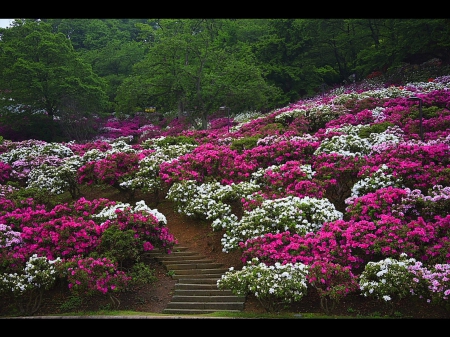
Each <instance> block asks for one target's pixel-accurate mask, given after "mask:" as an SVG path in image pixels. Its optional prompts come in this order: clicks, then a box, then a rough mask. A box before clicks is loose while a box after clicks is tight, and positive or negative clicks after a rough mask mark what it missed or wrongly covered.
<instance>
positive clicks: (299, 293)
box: [217, 259, 308, 312]
mask: <svg viewBox="0 0 450 337" xmlns="http://www.w3.org/2000/svg"><path fill="white" fill-rule="evenodd" d="M307 274H308V267H307V266H306V265H304V264H302V263H295V264H291V263H287V264H280V263H276V264H274V265H272V266H267V265H266V264H265V263H263V262H259V261H258V259H253V260H252V261H249V262H248V263H247V264H246V265H245V266H243V267H242V270H234V269H233V268H231V269H230V270H229V271H227V272H226V273H225V274H224V275H222V277H221V278H220V279H219V280H218V281H217V287H218V288H219V289H231V291H233V293H234V294H236V295H240V296H246V295H248V294H252V295H254V296H255V297H256V298H257V299H258V301H259V302H260V303H261V305H262V306H263V307H264V309H266V311H268V312H278V311H280V310H281V309H282V308H283V306H284V305H286V304H288V303H292V302H294V301H299V300H301V299H302V297H303V296H305V295H306V293H307V290H308V284H307Z"/></svg>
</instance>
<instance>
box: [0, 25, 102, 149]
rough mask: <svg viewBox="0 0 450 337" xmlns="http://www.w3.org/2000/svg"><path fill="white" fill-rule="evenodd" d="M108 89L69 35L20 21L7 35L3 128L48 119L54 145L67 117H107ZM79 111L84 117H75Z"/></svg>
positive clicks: (1, 44)
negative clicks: (57, 125) (37, 117)
mask: <svg viewBox="0 0 450 337" xmlns="http://www.w3.org/2000/svg"><path fill="white" fill-rule="evenodd" d="M105 88H106V85H105V82H104V81H103V80H102V79H100V78H99V77H98V76H97V75H96V74H95V73H94V72H93V71H92V68H91V66H90V65H89V64H87V63H85V62H83V61H82V59H81V58H80V56H79V55H78V54H77V53H76V52H75V51H74V49H73V47H72V44H71V41H70V40H69V39H67V38H66V37H65V36H64V34H61V33H52V32H51V26H50V25H49V24H47V23H45V22H39V21H35V20H28V19H26V20H15V21H14V25H13V27H10V28H7V29H3V30H2V31H1V40H0V90H2V91H1V95H2V98H3V99H2V100H1V102H0V109H1V110H0V111H1V113H2V122H3V123H8V124H11V123H12V124H13V126H14V125H15V126H17V125H18V124H20V121H29V120H30V117H32V116H35V115H40V116H45V123H46V130H47V131H46V132H45V134H43V136H44V137H45V139H44V140H47V141H52V140H54V137H55V136H56V133H55V125H54V123H55V120H58V119H60V118H64V117H65V116H66V115H67V114H65V111H67V110H69V111H70V116H72V117H71V118H77V119H79V118H83V119H86V118H91V117H92V116H93V115H98V114H101V113H102V112H103V109H104V107H105V104H106V103H107V96H106V94H105ZM12 107H15V111H13V109H12ZM74 107H75V108H76V111H77V112H78V116H77V115H74V114H73V108H74ZM12 114H13V115H12ZM18 116H21V117H22V118H18ZM22 126H25V127H26V126H27V125H26V124H23V125H22ZM28 127H31V128H33V127H34V126H33V125H28Z"/></svg>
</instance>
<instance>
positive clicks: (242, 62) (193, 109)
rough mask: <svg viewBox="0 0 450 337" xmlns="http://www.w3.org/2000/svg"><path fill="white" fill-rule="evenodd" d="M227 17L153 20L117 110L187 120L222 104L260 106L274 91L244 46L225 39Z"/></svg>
mask: <svg viewBox="0 0 450 337" xmlns="http://www.w3.org/2000/svg"><path fill="white" fill-rule="evenodd" d="M226 22H227V20H215V19H214V20H208V19H192V20H191V19H181V20H178V19H170V20H159V21H158V22H157V23H158V26H157V27H158V28H157V29H154V31H153V32H152V34H150V33H149V32H150V31H149V29H147V30H146V34H147V36H149V38H151V39H152V40H153V42H151V46H150V48H149V52H148V54H147V55H146V57H145V59H144V60H142V61H141V62H138V63H137V64H135V66H134V69H133V75H132V76H130V77H129V78H127V79H125V80H124V82H123V84H122V85H121V86H120V88H119V92H118V94H117V103H118V110H119V111H121V112H124V113H133V112H136V111H139V110H143V107H145V106H157V107H158V108H159V109H160V110H161V109H162V110H165V111H177V112H178V114H179V116H182V114H183V112H187V114H188V118H189V119H190V120H191V122H192V123H194V124H195V123H196V121H197V120H198V119H199V120H200V121H201V122H200V125H197V126H198V127H201V128H203V129H205V128H206V127H207V117H208V116H209V115H210V114H211V113H213V112H215V111H217V110H218V108H219V107H220V106H223V105H226V106H229V107H230V108H231V110H232V111H234V112H237V111H245V110H249V109H260V108H261V107H264V106H267V104H269V103H270V102H269V97H270V96H271V95H276V93H277V90H276V88H275V87H273V86H269V85H267V84H266V82H265V81H264V78H263V76H262V72H261V70H260V69H259V68H258V67H257V66H256V64H255V60H254V58H253V56H252V53H251V51H250V50H249V48H248V45H246V44H242V45H241V44H233V45H229V44H227V43H226V39H223V38H219V37H223V36H224V34H223V30H224V29H226V27H227V26H226V25H225V23H226Z"/></svg>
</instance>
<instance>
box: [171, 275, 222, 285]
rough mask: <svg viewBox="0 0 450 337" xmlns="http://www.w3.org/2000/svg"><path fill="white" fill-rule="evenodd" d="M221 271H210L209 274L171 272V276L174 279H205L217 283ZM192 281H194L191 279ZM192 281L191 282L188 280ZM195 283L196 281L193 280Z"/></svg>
mask: <svg viewBox="0 0 450 337" xmlns="http://www.w3.org/2000/svg"><path fill="white" fill-rule="evenodd" d="M222 275H223V274H222V273H214V274H213V273H210V274H198V273H197V274H181V275H180V274H176V273H175V274H172V278H173V279H174V280H180V281H181V280H196V279H199V280H205V281H206V282H207V281H208V280H211V281H213V282H214V283H217V280H218V279H220V278H221V277H222ZM193 282H194V281H193ZM190 283H192V282H190ZM194 283H196V282H194ZM199 283H203V282H199Z"/></svg>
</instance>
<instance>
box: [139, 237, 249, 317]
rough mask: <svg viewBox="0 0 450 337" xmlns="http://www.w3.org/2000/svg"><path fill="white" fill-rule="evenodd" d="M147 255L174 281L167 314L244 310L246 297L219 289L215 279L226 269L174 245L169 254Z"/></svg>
mask: <svg viewBox="0 0 450 337" xmlns="http://www.w3.org/2000/svg"><path fill="white" fill-rule="evenodd" d="M147 256H149V257H151V258H154V259H156V260H157V261H159V262H160V263H162V264H163V265H164V267H165V268H166V269H167V271H168V272H169V273H170V275H171V277H172V278H173V279H175V280H177V283H176V284H175V290H174V292H173V295H172V299H171V301H170V302H169V303H168V305H167V307H166V308H165V309H164V310H163V313H166V314H204V313H212V312H216V311H230V312H239V311H242V310H243V309H244V304H245V299H246V298H245V296H237V295H235V294H233V292H232V291H231V290H229V289H224V290H222V289H218V288H217V280H219V279H220V278H221V277H222V275H223V274H225V273H226V272H227V271H228V270H229V269H228V268H225V267H224V266H223V265H222V264H220V263H216V262H214V261H212V260H210V259H207V258H205V257H204V256H202V255H201V254H199V253H197V252H195V251H192V250H190V249H189V248H187V247H185V246H182V245H175V246H174V247H173V250H172V252H171V253H170V254H167V253H165V252H164V251H160V250H158V249H155V250H153V251H151V252H149V253H148V254H147Z"/></svg>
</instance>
